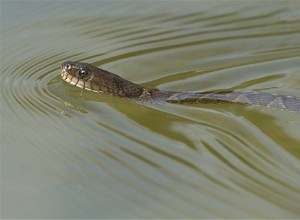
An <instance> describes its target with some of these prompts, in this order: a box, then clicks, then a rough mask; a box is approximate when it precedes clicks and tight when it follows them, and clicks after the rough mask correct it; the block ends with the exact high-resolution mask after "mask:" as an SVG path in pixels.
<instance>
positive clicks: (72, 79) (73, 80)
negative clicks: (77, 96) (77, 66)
mask: <svg viewBox="0 0 300 220" xmlns="http://www.w3.org/2000/svg"><path fill="white" fill-rule="evenodd" d="M60 75H61V78H62V80H64V81H65V82H67V83H70V84H71V85H73V86H77V87H79V88H82V89H89V88H86V87H85V82H84V81H83V80H82V79H79V78H78V77H76V76H73V75H72V74H70V73H68V72H66V71H65V70H64V69H62V70H61V74H60Z"/></svg>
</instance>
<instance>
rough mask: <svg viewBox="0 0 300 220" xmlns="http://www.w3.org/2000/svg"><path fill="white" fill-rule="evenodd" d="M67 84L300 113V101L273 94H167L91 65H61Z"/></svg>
mask: <svg viewBox="0 0 300 220" xmlns="http://www.w3.org/2000/svg"><path fill="white" fill-rule="evenodd" d="M61 77H62V79H63V80H64V81H66V82H68V83H70V84H72V85H75V86H78V87H80V88H83V89H87V90H91V91H94V92H102V93H105V94H108V95H113V96H118V97H123V98H128V99H133V100H136V101H143V102H169V103H179V104H185V103H186V104H188V103H189V104H192V103H222V102H226V103H238V104H248V105H253V106H265V107H270V108H275V109H280V110H286V111H291V112H298V113H300V98H298V97H294V96H285V95H278V94H271V93H252V92H247V93H240V92H227V91H221V92H220V91H218V92H214V91H212V92H196V91H183V92H175V91H165V90H159V89H150V88H146V87H143V86H141V85H138V84H135V83H133V82H130V81H128V80H126V79H123V78H121V77H120V76H118V75H116V74H114V73H111V72H108V71H106V70H103V69H100V68H98V67H95V66H93V65H91V64H88V63H82V62H73V61H67V62H64V63H63V64H62V66H61Z"/></svg>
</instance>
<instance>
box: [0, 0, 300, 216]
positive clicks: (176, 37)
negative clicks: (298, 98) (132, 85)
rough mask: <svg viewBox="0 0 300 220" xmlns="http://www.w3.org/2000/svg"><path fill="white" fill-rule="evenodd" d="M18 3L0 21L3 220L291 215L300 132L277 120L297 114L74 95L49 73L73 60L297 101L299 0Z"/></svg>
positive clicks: (167, 81)
mask: <svg viewBox="0 0 300 220" xmlns="http://www.w3.org/2000/svg"><path fill="white" fill-rule="evenodd" d="M18 4H19V3H18ZM21 6H23V7H21ZM21 6H19V5H17V4H16V3H14V2H9V3H8V2H6V3H4V7H5V9H7V10H3V12H4V14H3V15H1V20H3V19H5V21H6V22H2V23H1V26H3V27H1V28H2V32H3V34H2V35H3V37H2V38H1V52H2V53H1V66H2V73H1V75H0V85H1V96H2V102H3V105H1V107H2V111H3V113H4V114H3V116H4V117H3V119H2V120H1V123H3V124H4V125H5V126H4V127H5V130H4V129H3V134H2V136H3V143H4V144H3V146H4V147H3V153H4V156H3V159H4V160H3V161H4V162H3V166H5V167H6V168H7V169H5V170H3V171H4V174H3V176H4V177H5V178H3V179H4V182H3V184H4V186H5V187H6V188H8V189H9V190H5V194H4V197H3V198H4V200H3V201H8V202H5V204H4V209H5V215H4V216H5V217H10V218H17V217H20V216H22V217H24V213H27V214H28V213H29V214H28V216H30V217H31V218H33V217H35V218H46V217H47V218H57V217H61V216H65V217H69V218H74V217H75V216H76V218H87V217H89V218H99V217H101V218H136V217H139V218H199V217H201V218H253V217H258V218H261V217H263V218H292V217H295V216H297V215H298V213H299V211H298V207H297V204H299V202H300V201H299V193H300V192H299V187H298V185H299V184H298V182H299V155H300V154H299V152H298V145H299V139H297V138H298V137H297V135H296V134H293V133H290V132H288V131H289V129H290V125H289V124H288V123H286V122H291V121H292V122H294V127H296V128H297V125H299V123H297V122H298V121H299V118H297V117H298V116H295V115H289V114H288V113H285V114H284V115H283V113H278V112H276V111H272V110H263V109H256V108H251V107H249V108H248V107H244V106H234V107H233V106H232V105H222V106H212V105H206V106H204V105H195V106H189V105H186V106H178V105H169V104H166V105H153V104H144V105H141V104H136V103H133V102H130V101H128V100H122V99H118V98H114V97H107V96H101V95H98V94H94V93H90V92H87V91H81V90H80V89H78V88H76V87H72V86H70V85H68V84H66V83H64V82H62V80H61V79H60V76H59V71H60V65H61V63H62V62H63V61H65V60H76V61H85V62H90V63H93V64H95V65H98V66H100V65H101V66H102V67H103V68H105V69H108V70H111V71H113V72H116V73H120V75H122V76H124V77H125V78H127V79H129V80H132V81H134V82H141V83H144V84H146V85H149V86H151V87H154V86H155V87H158V88H164V89H168V90H199V89H201V90H214V89H230V88H231V89H243V90H261V91H268V92H276V91H284V93H285V92H286V94H292V95H299V87H300V85H299V80H298V79H297V78H296V79H294V78H293V76H294V75H297V68H298V63H299V58H300V56H299V54H300V47H299V39H300V38H299V34H300V29H299V25H298V23H299V20H300V17H299V15H298V13H296V12H297V10H298V9H299V6H298V4H296V3H291V2H289V3H284V4H283V3H282V4H280V3H279V4H276V5H273V4H272V7H269V6H270V5H269V3H258V2H251V3H247V4H243V3H241V4H234V6H233V4H232V3H230V2H222V3H208V2H207V4H203V2H202V3H201V2H196V1H195V2H194V1H191V2H188V3H186V2H176V7H174V5H172V4H171V3H170V2H168V1H162V2H155V4H153V3H152V2H135V3H134V4H128V2H123V1H122V2H121V1H120V2H117V1H112V2H89V3H88V4H82V3H81V2H74V3H72V4H70V3H69V2H51V3H50V2H49V3H47V7H45V5H44V4H42V3H37V4H36V2H35V4H33V3H30V2H29V3H28V4H26V6H25V5H21ZM100 6H101V7H100ZM17 8H18V10H16V9H17ZM32 11H35V12H36V13H34V14H32V13H31V12H32ZM83 12H84V13H83ZM25 18H26V21H27V22H24V21H25ZM283 85H284V86H283ZM283 87H285V88H286V89H283ZM297 129H298V128H297ZM295 130H296V129H295ZM295 133H296V132H295ZM1 150H2V149H1ZM29 180H30V181H29ZM33 183H37V184H36V185H35V184H33ZM18 184H19V185H18ZM28 192H29V194H30V196H28V194H27V193H28ZM31 192H32V193H31ZM27 197H28V198H29V197H30V198H31V203H26V202H25V203H24V202H23V201H24V199H26V198H27ZM44 198H47V200H48V201H49V203H43V202H41V201H44ZM19 201H21V202H22V204H23V205H18V207H21V208H18V209H16V208H15V207H16V206H15V205H13V204H18V203H16V202H19ZM24 204H25V206H24ZM60 207H63V209H61V208H60ZM78 207H80V208H78ZM112 207H113V208H112ZM37 208H38V209H39V210H43V211H44V214H43V215H41V214H40V213H37V212H36V210H37ZM16 210H17V211H16ZM53 213H57V215H55V216H54V214H53ZM28 216H27V217H28ZM25 217H26V216H25Z"/></svg>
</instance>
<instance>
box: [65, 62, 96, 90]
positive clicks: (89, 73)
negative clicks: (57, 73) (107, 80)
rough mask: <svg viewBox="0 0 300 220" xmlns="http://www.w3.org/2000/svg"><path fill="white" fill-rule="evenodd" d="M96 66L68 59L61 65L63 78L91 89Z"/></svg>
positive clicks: (78, 85)
mask: <svg viewBox="0 0 300 220" xmlns="http://www.w3.org/2000/svg"><path fill="white" fill-rule="evenodd" d="M95 68H96V67H94V66H92V65H90V64H88V63H81V62H74V61H66V62H64V63H63V64H62V65H61V78H62V79H63V80H64V81H66V82H68V83H70V84H72V85H75V86H77V87H80V88H83V89H89V90H91V88H90V87H91V81H92V79H93V73H94V72H95Z"/></svg>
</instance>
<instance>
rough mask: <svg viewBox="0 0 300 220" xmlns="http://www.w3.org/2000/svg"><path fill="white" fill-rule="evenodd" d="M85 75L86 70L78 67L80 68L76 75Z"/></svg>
mask: <svg viewBox="0 0 300 220" xmlns="http://www.w3.org/2000/svg"><path fill="white" fill-rule="evenodd" d="M86 75H87V71H86V70H84V69H80V70H79V71H78V76H79V77H84V76H86Z"/></svg>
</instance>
